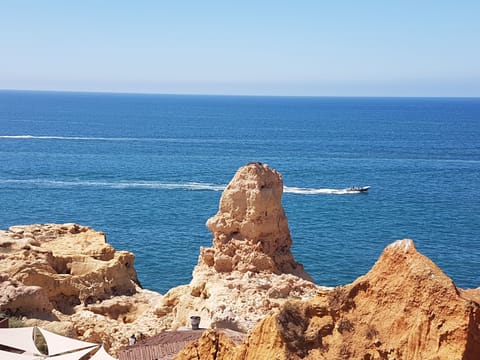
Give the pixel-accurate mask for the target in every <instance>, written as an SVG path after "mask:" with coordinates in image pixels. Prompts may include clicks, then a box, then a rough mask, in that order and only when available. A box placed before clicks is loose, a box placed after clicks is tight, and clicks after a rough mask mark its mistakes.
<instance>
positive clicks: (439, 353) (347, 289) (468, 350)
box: [178, 239, 480, 360]
mask: <svg viewBox="0 0 480 360" xmlns="http://www.w3.org/2000/svg"><path fill="white" fill-rule="evenodd" d="M206 343H207V342H206V341H204V343H203V349H204V351H205V354H207V353H208V351H210V350H209V347H208V346H207V345H206ZM215 346H217V345H216V344H215V343H214V342H212V343H211V348H215ZM185 353H188V352H187V350H185ZM224 353H226V354H227V355H226V356H224V357H220V356H218V357H216V358H215V359H217V360H220V359H223V360H226V359H229V360H232V359H243V360H248V359H278V360H281V359H285V360H287V359H289V360H291V359H372V360H373V359H422V360H423V359H432V360H433V359H464V360H474V359H478V356H479V354H480V305H479V304H478V303H477V302H474V301H472V299H471V297H467V298H466V297H465V296H463V295H462V292H461V291H460V290H459V289H457V287H456V286H455V284H454V283H453V282H452V280H451V279H450V278H448V277H447V276H446V275H445V274H444V273H443V272H442V271H441V270H440V269H439V268H438V267H437V266H436V265H435V264H434V263H433V262H432V261H431V260H430V259H428V258H426V257H425V256H423V255H421V254H420V253H419V252H418V251H417V250H416V249H415V246H414V244H413V242H412V241H411V240H409V239H406V240H401V241H397V242H395V243H393V244H391V245H390V246H388V247H387V248H386V249H385V251H384V252H383V254H382V255H381V257H380V258H379V260H378V261H377V263H376V264H375V265H374V267H373V268H372V269H371V271H370V272H369V273H367V274H366V275H365V276H362V277H360V278H359V279H357V280H356V281H355V282H353V283H352V284H349V285H346V286H341V287H338V288H335V289H334V290H332V291H326V292H323V293H322V294H319V296H317V297H316V298H314V299H310V300H306V301H294V302H288V303H287V304H285V305H284V306H283V307H282V308H281V309H280V310H279V312H278V313H277V314H275V315H273V316H269V317H267V318H266V319H264V320H263V321H262V322H260V323H259V324H258V325H257V326H256V328H255V329H254V330H253V331H252V332H251V334H250V335H249V336H248V339H247V340H246V341H245V342H244V343H243V344H242V345H241V346H236V347H234V348H230V349H229V351H228V353H227V352H224ZM232 354H233V355H232ZM198 358H199V359H204V358H205V359H206V358H207V357H203V355H201V356H199V357H198ZM210 358H212V357H210ZM178 359H187V357H181V356H179V357H178Z"/></svg>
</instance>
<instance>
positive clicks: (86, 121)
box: [0, 91, 480, 293]
mask: <svg viewBox="0 0 480 360" xmlns="http://www.w3.org/2000/svg"><path fill="white" fill-rule="evenodd" d="M252 161H260V162H263V163H267V164H269V165H270V167H272V168H274V169H276V170H277V171H279V172H280V173H281V174H282V176H283V181H284V185H285V191H284V195H283V198H282V202H283V206H284V208H285V212H286V214H287V217H288V220H289V227H290V231H291V236H292V239H293V246H292V252H293V254H294V256H295V259H296V260H297V261H298V262H301V263H302V264H303V265H304V267H305V269H306V271H307V272H308V273H310V274H311V275H312V277H313V279H314V280H315V283H317V284H319V285H325V286H335V285H340V284H347V283H349V282H352V281H353V280H355V279H356V278H357V277H358V276H360V275H363V274H365V273H366V272H367V271H368V270H369V269H370V268H371V267H372V265H373V264H374V263H375V261H376V260H377V258H378V257H379V256H380V254H381V253H382V251H383V249H384V248H385V246H387V245H388V244H389V243H391V242H393V241H395V240H398V239H403V238H411V239H413V240H414V242H415V244H416V246H417V249H418V250H419V251H420V252H422V253H423V254H425V255H426V256H428V257H430V258H431V259H432V260H433V261H434V262H435V263H436V264H437V265H438V266H440V268H441V269H442V270H443V271H444V272H445V273H446V274H447V275H449V276H450V277H451V278H452V279H453V280H454V281H455V283H456V284H457V286H459V287H461V288H472V287H479V286H480V266H479V263H480V99H479V98H347V97H345V98H340V97H338V98H337V97H254V96H252V97H248V96H244V97H242V96H187V95H141V94H101V93H73V92H29V91H0V199H1V202H2V206H1V207H0V228H1V229H7V228H8V227H10V226H12V225H20V224H33V223H67V222H68V223H70V222H75V223H79V224H82V225H88V226H91V227H93V228H94V229H96V230H98V231H103V232H105V233H106V236H107V240H108V242H109V243H110V244H112V245H113V246H114V247H115V248H116V249H117V250H128V251H131V252H133V253H135V255H136V263H135V268H136V270H137V272H138V275H139V279H140V281H141V283H142V286H143V287H145V288H148V289H151V290H155V291H159V292H161V293H165V292H166V291H167V290H168V289H170V288H172V287H175V286H178V285H181V284H186V283H188V282H189V281H190V279H191V273H192V270H193V267H194V266H195V265H196V263H197V259H198V254H199V248H200V246H204V247H205V246H207V247H208V246H211V244H212V235H211V234H210V232H209V231H208V229H207V228H206V227H205V222H206V220H207V219H208V218H209V217H211V216H213V215H214V214H216V212H217V210H218V203H219V200H220V196H221V193H222V189H223V188H224V186H225V185H226V184H228V182H229V181H230V180H231V179H232V177H233V175H234V174H235V172H236V171H237V169H238V168H239V167H241V166H243V165H245V164H247V163H249V162H252ZM363 185H368V186H371V188H370V190H369V191H368V193H365V194H348V193H345V192H344V191H342V189H345V188H347V187H350V186H363Z"/></svg>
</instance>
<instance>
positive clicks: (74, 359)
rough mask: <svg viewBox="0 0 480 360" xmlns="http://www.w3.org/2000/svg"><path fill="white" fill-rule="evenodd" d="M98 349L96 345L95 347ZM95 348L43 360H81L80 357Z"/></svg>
mask: <svg viewBox="0 0 480 360" xmlns="http://www.w3.org/2000/svg"><path fill="white" fill-rule="evenodd" d="M97 347H98V345H97ZM94 349H95V348H94V347H93V348H92V347H91V348H88V349H83V350H79V351H74V352H71V353H68V354H63V355H57V356H55V357H53V356H52V357H50V356H49V357H47V358H46V359H45V360H48V359H56V360H57V359H58V360H78V359H81V358H82V356H84V355H86V354H88V353H90V352H92V351H93V350H94Z"/></svg>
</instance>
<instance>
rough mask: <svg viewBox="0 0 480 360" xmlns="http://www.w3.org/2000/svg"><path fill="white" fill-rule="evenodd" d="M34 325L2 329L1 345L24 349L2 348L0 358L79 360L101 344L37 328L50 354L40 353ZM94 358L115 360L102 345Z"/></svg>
mask: <svg viewBox="0 0 480 360" xmlns="http://www.w3.org/2000/svg"><path fill="white" fill-rule="evenodd" d="M34 329H35V328H34V327H24V328H8V329H0V345H5V346H8V347H11V348H14V349H18V350H21V351H24V353H22V354H18V353H14V352H10V351H4V350H0V360H38V359H52V360H53V359H55V360H78V359H81V358H82V357H83V356H84V355H86V354H88V353H90V352H93V351H95V350H96V349H98V347H99V345H98V344H94V343H91V342H87V341H81V340H76V339H71V338H68V337H65V336H61V335H57V334H54V333H52V332H50V331H47V330H44V329H41V328H37V329H38V330H40V332H41V334H42V335H43V337H44V338H45V341H46V343H47V347H48V355H42V354H40V351H39V350H38V349H37V347H36V346H35V342H34V339H33V334H34ZM91 359H93V360H115V358H113V357H111V356H110V355H109V354H108V353H107V352H106V351H105V349H104V348H103V346H101V347H100V348H99V349H98V351H97V352H96V353H95V355H93V357H92V358H91Z"/></svg>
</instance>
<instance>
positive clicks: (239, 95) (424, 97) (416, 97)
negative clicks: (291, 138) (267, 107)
mask: <svg viewBox="0 0 480 360" xmlns="http://www.w3.org/2000/svg"><path fill="white" fill-rule="evenodd" d="M0 92H40V93H72V94H75V93H76V94H105V95H153V96H219V97H220V96H224V97H278V98H281V97H295V98H412V99H480V96H465V95H448V96H447V95H272V94H242V93H239V94H224V93H173V92H172V93H168V92H153V91H152V92H148V91H145V92H142V91H128V90H125V91H123V90H118V91H115V90H72V89H67V90H66V89H61V90H60V89H10V88H7V89H3V88H0Z"/></svg>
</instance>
